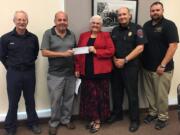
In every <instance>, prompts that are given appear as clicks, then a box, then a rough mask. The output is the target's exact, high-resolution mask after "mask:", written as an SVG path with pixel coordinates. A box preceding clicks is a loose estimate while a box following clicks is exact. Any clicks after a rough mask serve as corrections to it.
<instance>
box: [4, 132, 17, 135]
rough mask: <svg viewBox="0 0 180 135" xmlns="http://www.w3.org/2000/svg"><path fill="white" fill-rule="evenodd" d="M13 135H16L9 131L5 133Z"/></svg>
mask: <svg viewBox="0 0 180 135" xmlns="http://www.w3.org/2000/svg"><path fill="white" fill-rule="evenodd" d="M15 134H16V133H15V132H11V131H9V132H7V133H6V135H15Z"/></svg>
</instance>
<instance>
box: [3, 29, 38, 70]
mask: <svg viewBox="0 0 180 135" xmlns="http://www.w3.org/2000/svg"><path fill="white" fill-rule="evenodd" d="M38 51H39V43H38V38H37V36H36V35H34V34H33V33H30V32H28V31H27V30H26V32H25V34H24V35H18V34H17V32H16V30H15V29H14V30H13V31H11V32H9V33H6V34H5V35H3V36H2V37H1V39H0V60H1V62H2V63H3V65H4V66H5V67H6V68H7V67H12V68H17V69H18V68H19V69H22V68H30V67H35V60H36V58H37V56H38Z"/></svg>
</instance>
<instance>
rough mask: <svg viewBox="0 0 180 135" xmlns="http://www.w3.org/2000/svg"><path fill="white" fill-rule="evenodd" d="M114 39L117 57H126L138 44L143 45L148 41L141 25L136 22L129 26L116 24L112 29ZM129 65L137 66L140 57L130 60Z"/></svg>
mask: <svg viewBox="0 0 180 135" xmlns="http://www.w3.org/2000/svg"><path fill="white" fill-rule="evenodd" d="M112 39H113V42H114V45H115V49H116V51H115V56H116V57H117V58H125V57H126V56H127V55H128V54H129V53H130V52H131V51H132V50H133V49H135V48H136V46H137V45H142V44H144V43H146V41H147V40H146V38H145V36H144V33H143V29H142V28H141V26H140V25H136V24H134V23H129V24H128V25H127V27H121V26H120V25H119V26H116V27H115V28H114V29H113V30H112ZM127 65H128V66H137V65H138V59H137V58H135V59H133V60H131V61H129V62H128V63H127Z"/></svg>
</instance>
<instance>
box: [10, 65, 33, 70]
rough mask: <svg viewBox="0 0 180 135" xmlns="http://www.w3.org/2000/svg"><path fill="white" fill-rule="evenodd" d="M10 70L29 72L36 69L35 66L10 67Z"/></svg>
mask: <svg viewBox="0 0 180 135" xmlns="http://www.w3.org/2000/svg"><path fill="white" fill-rule="evenodd" d="M8 68H10V69H13V70H17V71H28V70H33V69H35V67H34V66H9V67H8Z"/></svg>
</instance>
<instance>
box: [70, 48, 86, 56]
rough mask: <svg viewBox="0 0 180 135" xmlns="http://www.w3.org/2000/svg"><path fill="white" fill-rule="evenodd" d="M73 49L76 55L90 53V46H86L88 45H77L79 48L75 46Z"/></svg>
mask: <svg viewBox="0 0 180 135" xmlns="http://www.w3.org/2000/svg"><path fill="white" fill-rule="evenodd" d="M73 51H74V55H77V54H87V53H89V47H88V46H86V47H77V48H73Z"/></svg>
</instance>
